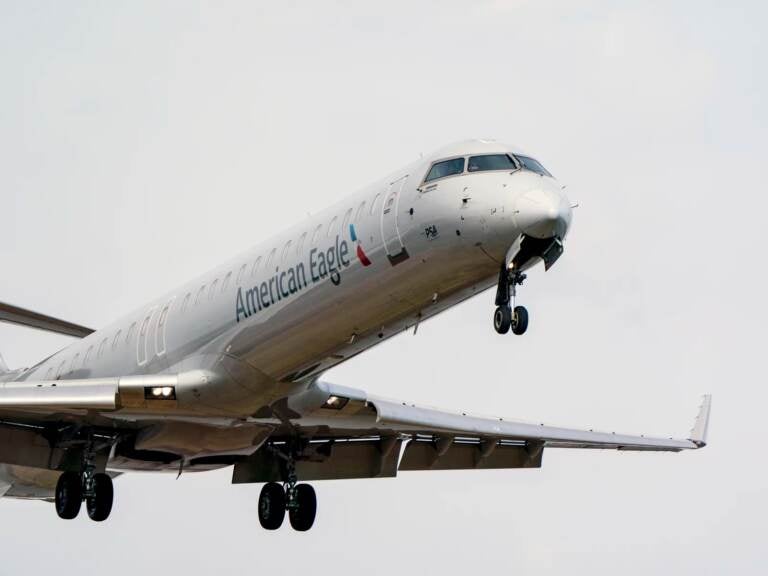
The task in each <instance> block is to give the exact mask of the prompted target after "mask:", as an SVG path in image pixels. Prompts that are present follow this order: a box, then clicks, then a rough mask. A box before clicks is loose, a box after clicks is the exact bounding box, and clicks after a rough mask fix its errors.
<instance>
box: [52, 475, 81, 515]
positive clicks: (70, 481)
mask: <svg viewBox="0 0 768 576" xmlns="http://www.w3.org/2000/svg"><path fill="white" fill-rule="evenodd" d="M82 503H83V483H82V480H81V479H80V474H78V473H77V472H64V473H63V474H62V475H61V476H59V480H58V482H56V514H58V515H59V518H63V519H64V520H72V519H73V518H77V515H78V514H79V513H80V505H81V504H82Z"/></svg>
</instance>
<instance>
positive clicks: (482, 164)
mask: <svg viewBox="0 0 768 576" xmlns="http://www.w3.org/2000/svg"><path fill="white" fill-rule="evenodd" d="M516 169H517V166H515V163H514V161H513V160H512V158H510V157H509V156H507V155H506V154H487V155H485V156H472V157H471V158H470V159H469V164H468V165H467V171H468V172H484V171H487V170H516Z"/></svg>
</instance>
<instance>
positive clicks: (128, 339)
mask: <svg viewBox="0 0 768 576" xmlns="http://www.w3.org/2000/svg"><path fill="white" fill-rule="evenodd" d="M188 300H189V294H187V298H186V300H185V301H188ZM135 333H136V322H134V323H133V324H131V327H130V328H128V334H126V336H125V343H126V345H128V346H130V345H131V340H133V335H134V334H135Z"/></svg>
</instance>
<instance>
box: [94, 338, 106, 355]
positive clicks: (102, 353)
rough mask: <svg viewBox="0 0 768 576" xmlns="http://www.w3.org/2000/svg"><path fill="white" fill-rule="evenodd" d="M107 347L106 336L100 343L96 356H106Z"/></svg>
mask: <svg viewBox="0 0 768 576" xmlns="http://www.w3.org/2000/svg"><path fill="white" fill-rule="evenodd" d="M106 347H107V339H106V338H104V340H102V341H101V344H99V351H98V352H97V353H96V358H101V357H102V356H104V350H105V349H106Z"/></svg>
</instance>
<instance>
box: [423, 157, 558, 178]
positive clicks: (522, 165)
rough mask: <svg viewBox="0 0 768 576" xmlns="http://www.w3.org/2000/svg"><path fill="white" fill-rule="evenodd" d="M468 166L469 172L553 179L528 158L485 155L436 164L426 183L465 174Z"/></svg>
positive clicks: (428, 174)
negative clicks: (531, 174) (526, 173)
mask: <svg viewBox="0 0 768 576" xmlns="http://www.w3.org/2000/svg"><path fill="white" fill-rule="evenodd" d="M465 166H466V170H467V172H484V171H490V170H518V169H523V170H530V171H531V172H535V173H536V174H540V175H541V176H549V177H552V174H550V173H549V172H548V171H547V170H546V168H544V166H542V165H541V164H540V163H539V162H538V161H536V160H534V159H533V158H529V157H527V156H520V155H516V156H512V155H510V154H483V155H482V156H470V157H469V160H468V161H467V159H466V158H451V159H450V160H441V161H440V162H435V163H434V164H433V165H432V168H430V170H429V172H428V173H427V177H426V178H425V179H424V181H425V182H431V181H432V180H437V179H439V178H445V177H446V176H453V175H455V174H463V173H464V169H465Z"/></svg>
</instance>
